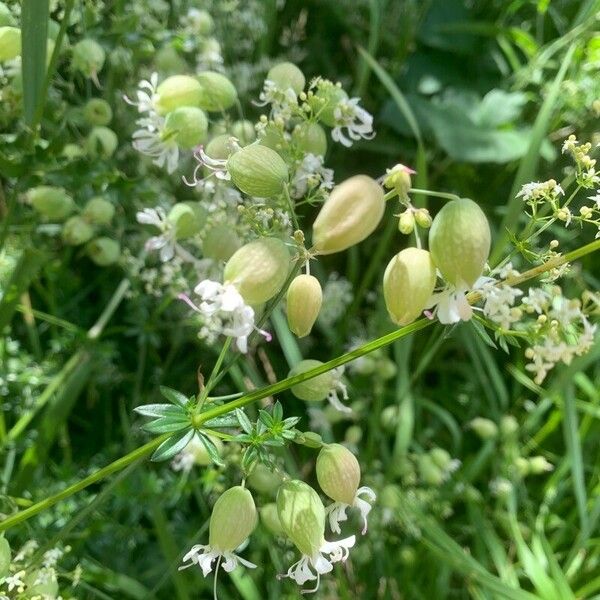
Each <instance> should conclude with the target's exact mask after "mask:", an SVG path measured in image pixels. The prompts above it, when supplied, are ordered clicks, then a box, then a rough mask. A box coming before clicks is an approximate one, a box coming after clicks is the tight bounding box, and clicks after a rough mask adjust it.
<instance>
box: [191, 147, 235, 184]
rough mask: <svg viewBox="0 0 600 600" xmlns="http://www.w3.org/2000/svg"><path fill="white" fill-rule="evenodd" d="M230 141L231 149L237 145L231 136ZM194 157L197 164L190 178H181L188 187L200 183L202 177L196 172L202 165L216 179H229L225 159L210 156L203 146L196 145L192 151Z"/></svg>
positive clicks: (198, 171)
mask: <svg viewBox="0 0 600 600" xmlns="http://www.w3.org/2000/svg"><path fill="white" fill-rule="evenodd" d="M230 142H231V144H230V145H231V147H232V149H233V148H235V147H236V146H237V140H236V139H235V138H231V140H230ZM194 158H195V159H196V162H197V163H198V164H197V165H196V167H195V168H194V172H193V173H192V179H191V180H190V181H188V180H187V179H186V178H185V177H183V178H182V179H183V182H184V183H185V185H187V186H189V187H196V186H197V185H200V184H201V183H202V182H203V181H204V179H203V178H202V177H200V178H199V177H198V173H200V172H201V171H202V168H204V167H206V168H207V169H208V170H209V171H211V174H212V175H214V176H215V177H216V178H217V179H221V180H223V181H229V180H230V179H231V176H230V175H229V172H228V171H227V159H220V158H211V157H210V156H208V154H206V152H204V147H203V146H198V148H196V150H195V151H194Z"/></svg>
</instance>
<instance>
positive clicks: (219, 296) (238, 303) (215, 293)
mask: <svg viewBox="0 0 600 600" xmlns="http://www.w3.org/2000/svg"><path fill="white" fill-rule="evenodd" d="M194 292H195V293H196V294H198V296H200V299H201V302H200V304H199V305H198V306H196V305H195V304H194V303H193V302H192V301H191V300H190V299H189V298H188V297H187V296H186V295H185V294H180V295H179V298H180V299H181V300H183V301H184V302H185V303H186V304H187V305H188V306H190V307H191V308H192V309H193V310H195V311H196V312H197V313H199V314H201V315H202V316H203V317H204V327H205V328H206V332H204V333H203V332H202V331H201V335H202V336H203V337H205V336H206V334H209V335H210V334H213V335H214V334H215V333H218V334H223V335H226V336H229V337H233V338H236V345H237V347H238V350H239V351H240V352H243V353H246V352H247V351H248V336H249V335H250V334H251V333H252V332H253V331H258V332H259V333H260V334H261V335H263V336H264V337H265V338H266V339H267V341H270V340H271V335H270V334H269V333H267V332H266V331H263V330H262V329H258V328H257V327H256V325H255V324H254V309H253V308H252V307H251V306H248V305H247V304H246V303H245V302H244V299H243V298H242V296H241V295H240V293H239V292H238V290H237V289H236V287H235V286H234V285H232V284H229V283H226V284H222V283H219V282H218V281H212V280H210V279H205V280H204V281H201V282H200V283H199V284H198V285H197V286H196V287H195V288H194Z"/></svg>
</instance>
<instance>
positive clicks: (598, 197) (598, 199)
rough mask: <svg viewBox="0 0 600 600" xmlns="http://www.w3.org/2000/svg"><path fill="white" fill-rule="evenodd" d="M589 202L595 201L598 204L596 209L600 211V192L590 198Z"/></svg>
mask: <svg viewBox="0 0 600 600" xmlns="http://www.w3.org/2000/svg"><path fill="white" fill-rule="evenodd" d="M588 200H593V201H594V202H595V203H596V208H597V209H598V210H600V192H596V194H595V195H594V196H588Z"/></svg>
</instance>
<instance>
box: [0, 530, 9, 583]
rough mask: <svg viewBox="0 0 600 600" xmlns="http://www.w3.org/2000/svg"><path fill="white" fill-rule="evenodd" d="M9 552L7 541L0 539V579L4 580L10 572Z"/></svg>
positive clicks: (3, 538)
mask: <svg viewBox="0 0 600 600" xmlns="http://www.w3.org/2000/svg"><path fill="white" fill-rule="evenodd" d="M10 563H11V552H10V544H9V543H8V540H7V539H6V538H5V537H4V536H2V537H0V579H4V578H5V577H6V576H7V575H8V573H9V571H10Z"/></svg>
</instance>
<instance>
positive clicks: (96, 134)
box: [85, 126, 119, 160]
mask: <svg viewBox="0 0 600 600" xmlns="http://www.w3.org/2000/svg"><path fill="white" fill-rule="evenodd" d="M118 145H119V140H118V138H117V134H116V133H115V132H114V131H113V130H112V129H109V128H108V127H101V126H100V127H94V128H93V129H92V130H91V131H90V133H89V134H88V136H87V139H86V141H85V147H86V150H87V152H88V154H89V155H90V156H91V157H92V158H101V159H104V160H106V159H107V158H110V157H111V156H112V155H113V154H114V153H115V150H116V149H117V146H118Z"/></svg>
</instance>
